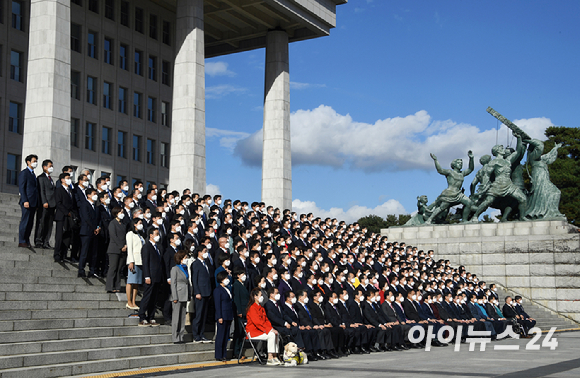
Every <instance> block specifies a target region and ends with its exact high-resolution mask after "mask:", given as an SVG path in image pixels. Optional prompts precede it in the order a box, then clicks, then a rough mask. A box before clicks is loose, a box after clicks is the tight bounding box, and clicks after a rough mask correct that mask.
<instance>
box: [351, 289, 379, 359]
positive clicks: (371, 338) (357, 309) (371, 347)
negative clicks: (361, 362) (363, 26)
mask: <svg viewBox="0 0 580 378" xmlns="http://www.w3.org/2000/svg"><path fill="white" fill-rule="evenodd" d="M364 292H365V291H364V290H363V289H362V288H356V290H355V291H354V298H353V300H352V301H351V302H350V304H349V305H348V312H349V313H350V316H351V318H352V319H353V322H354V323H357V324H361V325H363V326H365V327H366V328H367V332H368V343H367V344H366V345H363V347H362V348H361V350H362V351H363V352H365V353H368V352H378V351H379V350H378V349H376V348H375V344H376V343H377V339H378V340H379V341H378V342H379V344H381V343H384V332H381V334H380V335H379V330H378V329H377V328H375V327H374V326H373V325H372V324H369V323H367V322H366V321H365V318H364V315H363V313H362V308H361V304H362V303H363V302H364V301H365V296H364ZM381 331H382V330H381Z"/></svg>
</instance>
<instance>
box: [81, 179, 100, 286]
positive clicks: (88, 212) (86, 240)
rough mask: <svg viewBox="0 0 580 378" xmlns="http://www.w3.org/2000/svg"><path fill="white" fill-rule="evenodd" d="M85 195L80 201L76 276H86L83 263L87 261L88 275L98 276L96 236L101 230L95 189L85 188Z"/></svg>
mask: <svg viewBox="0 0 580 378" xmlns="http://www.w3.org/2000/svg"><path fill="white" fill-rule="evenodd" d="M85 193H86V195H87V197H86V198H85V199H84V200H83V202H81V206H80V218H81V229H80V236H81V255H80V258H79V269H78V275H77V276H78V277H86V274H85V264H86V263H87V262H88V263H89V277H98V276H97V275H96V273H95V268H96V263H97V243H96V236H97V235H99V233H100V232H101V215H100V213H99V211H98V209H97V205H98V203H97V201H98V198H99V197H98V196H97V191H96V190H94V189H87V190H86V192H85Z"/></svg>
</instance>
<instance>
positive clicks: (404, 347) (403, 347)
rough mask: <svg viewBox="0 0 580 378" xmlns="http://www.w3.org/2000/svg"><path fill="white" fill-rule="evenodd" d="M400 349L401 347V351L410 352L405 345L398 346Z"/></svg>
mask: <svg viewBox="0 0 580 378" xmlns="http://www.w3.org/2000/svg"><path fill="white" fill-rule="evenodd" d="M398 347H399V349H401V350H409V347H408V346H406V345H405V344H399V345H398Z"/></svg>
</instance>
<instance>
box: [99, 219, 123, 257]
mask: <svg viewBox="0 0 580 378" xmlns="http://www.w3.org/2000/svg"><path fill="white" fill-rule="evenodd" d="M108 234H109V247H108V249H107V253H110V254H116V255H119V254H126V253H127V252H126V251H125V252H122V251H121V249H122V248H123V246H124V245H126V244H127V241H126V240H127V238H126V236H127V229H126V228H125V225H124V224H123V223H119V222H117V220H116V219H115V220H113V221H112V222H110V223H109V229H108ZM99 235H100V234H99Z"/></svg>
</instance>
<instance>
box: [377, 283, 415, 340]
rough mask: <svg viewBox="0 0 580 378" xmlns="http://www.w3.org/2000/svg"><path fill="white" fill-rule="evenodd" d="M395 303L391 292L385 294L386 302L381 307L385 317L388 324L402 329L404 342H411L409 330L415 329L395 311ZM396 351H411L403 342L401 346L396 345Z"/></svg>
mask: <svg viewBox="0 0 580 378" xmlns="http://www.w3.org/2000/svg"><path fill="white" fill-rule="evenodd" d="M394 301H395V295H394V293H393V292H392V291H391V290H388V291H386V292H385V301H384V302H383V304H382V305H381V310H382V311H383V314H384V316H385V317H386V319H387V322H388V323H390V324H392V325H396V326H400V327H401V332H402V333H403V337H404V340H406V341H409V330H410V329H411V328H412V327H413V326H412V325H411V324H408V323H407V322H406V321H405V320H402V319H401V318H399V315H398V314H397V311H395V307H394V306H396V304H395V303H394ZM394 349H395V350H396V349H405V350H406V349H409V348H408V347H407V346H406V345H405V343H404V342H403V340H400V342H399V344H398V345H397V344H395V345H394Z"/></svg>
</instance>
